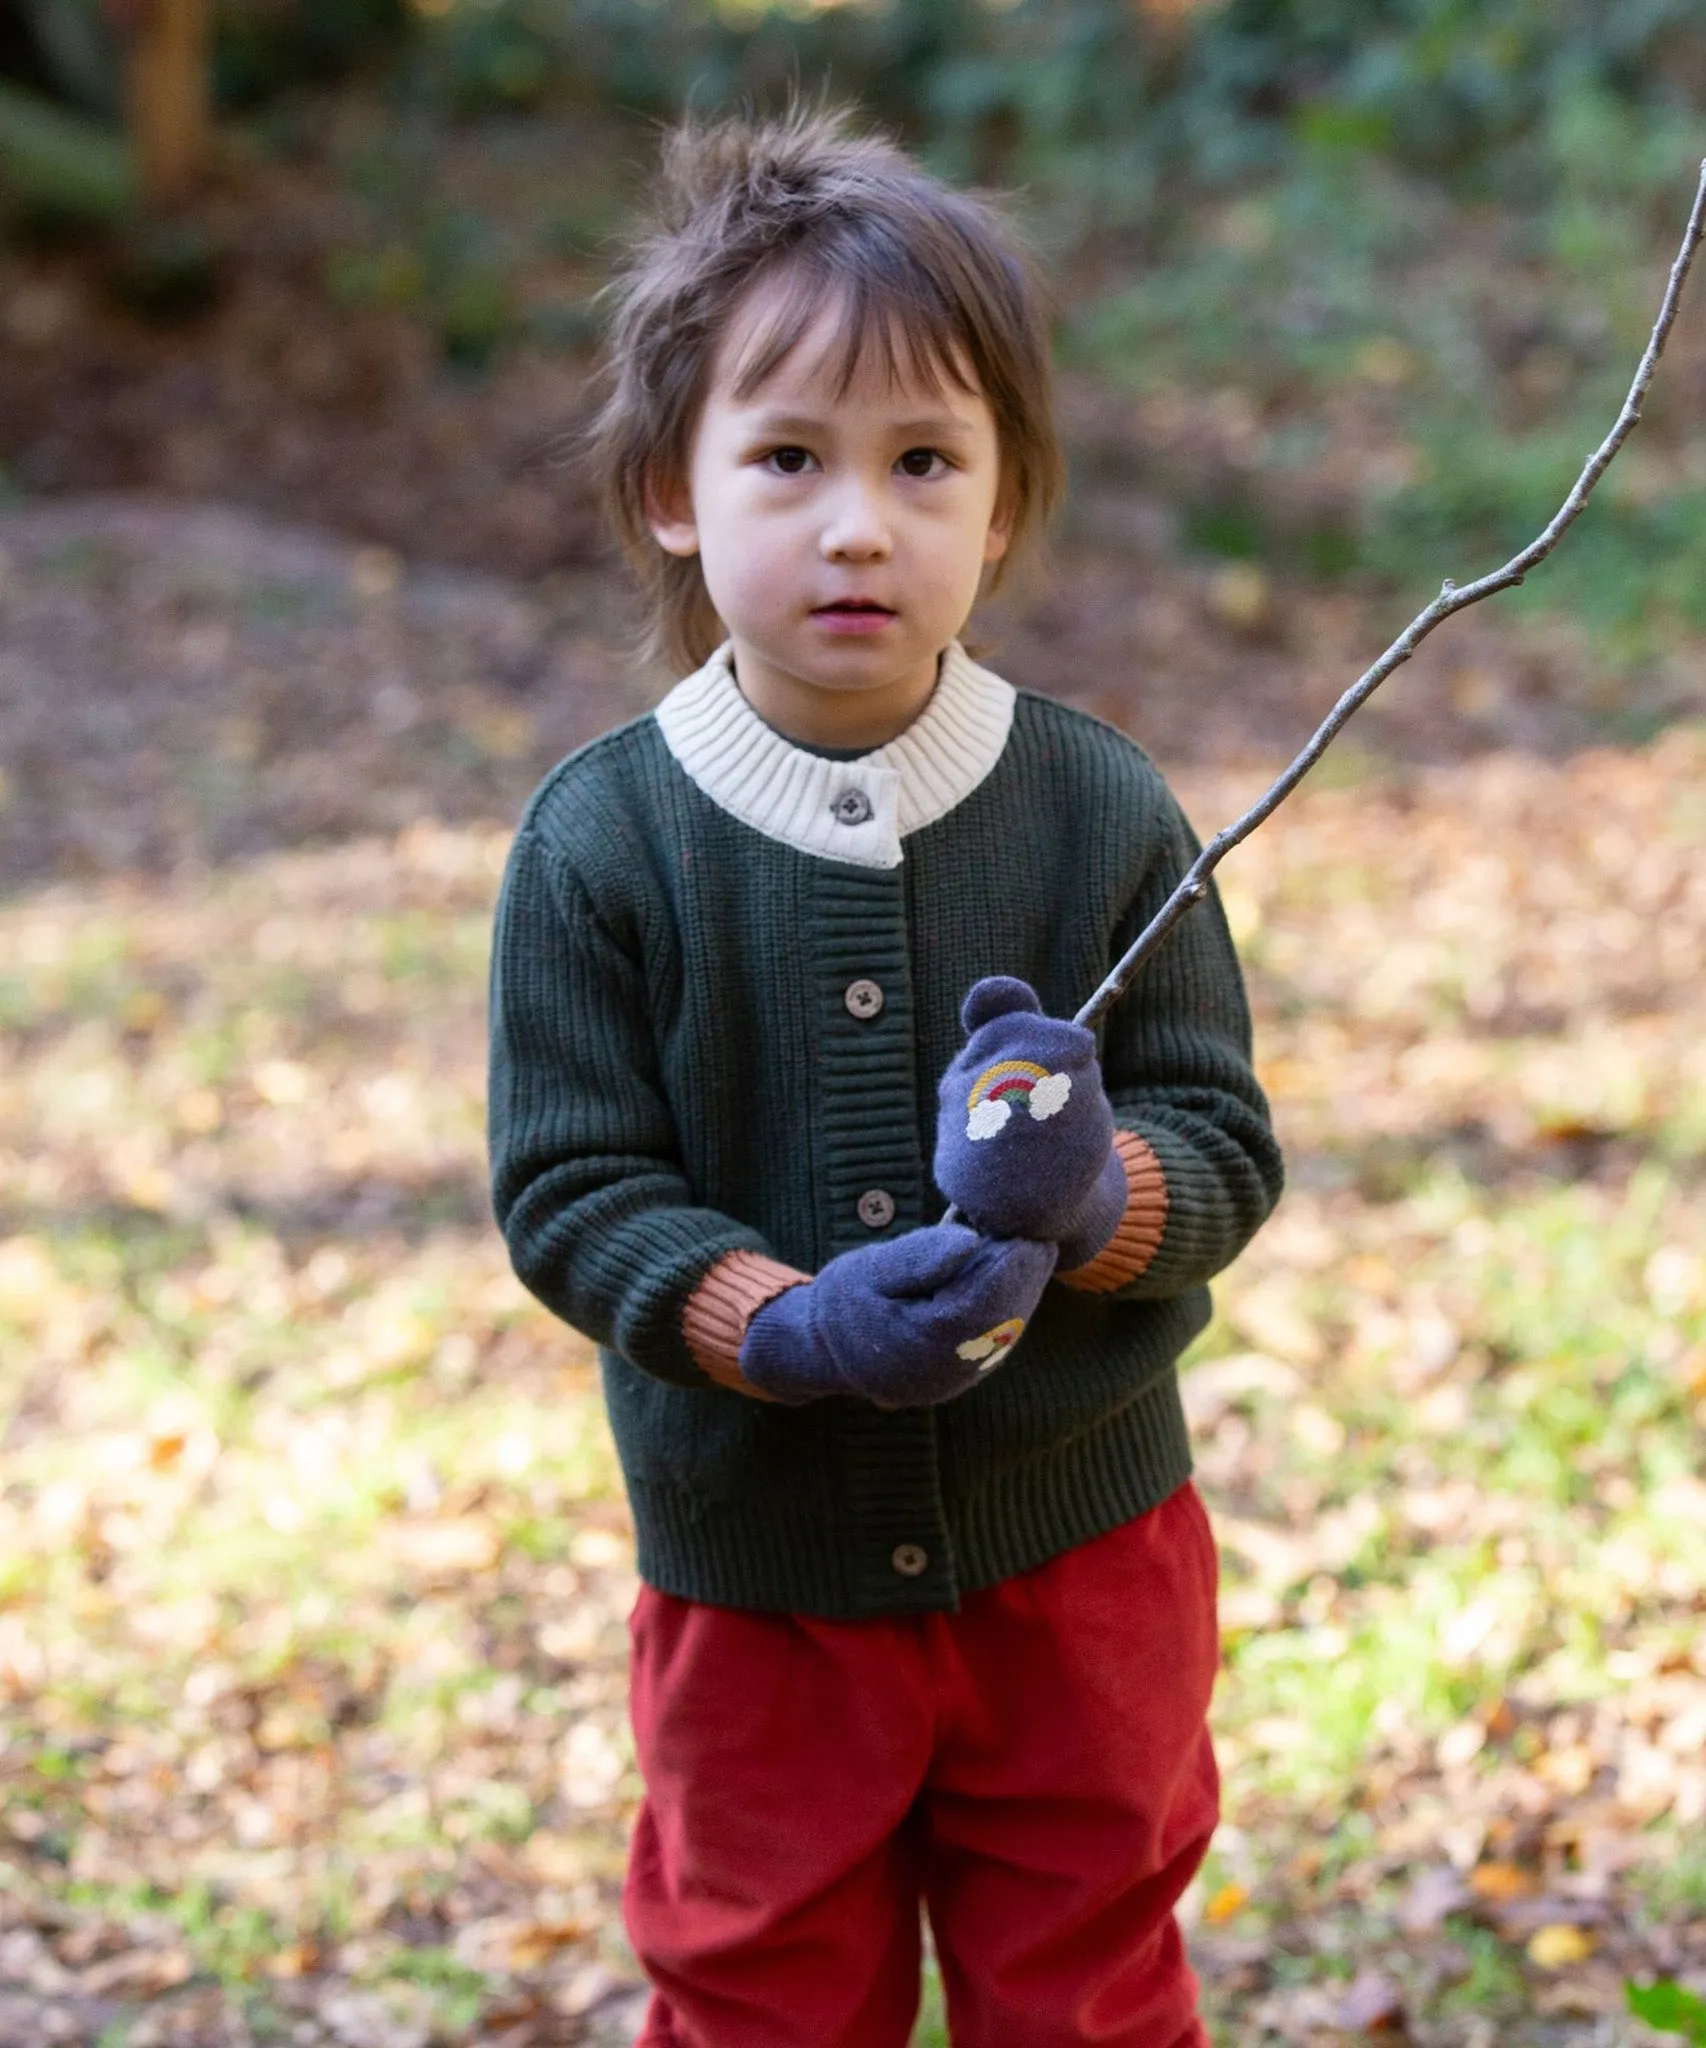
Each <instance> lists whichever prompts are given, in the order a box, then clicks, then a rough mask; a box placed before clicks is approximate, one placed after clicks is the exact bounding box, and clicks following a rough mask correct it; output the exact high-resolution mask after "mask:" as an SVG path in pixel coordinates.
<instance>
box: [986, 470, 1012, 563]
mask: <svg viewBox="0 0 1706 2048" xmlns="http://www.w3.org/2000/svg"><path fill="white" fill-rule="evenodd" d="M1018 515H1019V504H1018V500H1017V498H1016V497H1015V495H1014V493H1013V492H1012V490H1011V489H1009V487H1008V486H1007V485H1006V483H1003V484H1002V486H1001V489H1000V490H999V491H998V492H997V494H996V498H995V510H994V511H993V512H991V513H990V515H989V531H988V532H987V533H986V534H985V535H984V537H983V559H984V560H985V561H986V562H999V561H1000V560H1001V558H1002V556H1003V555H1005V554H1006V552H1007V550H1008V548H1009V547H1011V546H1012V543H1013V526H1014V522H1015V521H1016V519H1017V518H1018Z"/></svg>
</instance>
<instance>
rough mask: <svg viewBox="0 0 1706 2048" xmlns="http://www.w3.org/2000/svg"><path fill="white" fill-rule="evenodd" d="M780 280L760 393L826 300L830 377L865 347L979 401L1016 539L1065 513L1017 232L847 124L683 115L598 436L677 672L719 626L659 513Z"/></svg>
mask: <svg viewBox="0 0 1706 2048" xmlns="http://www.w3.org/2000/svg"><path fill="white" fill-rule="evenodd" d="M778 277H779V278H781V279H782V280H783V281H784V285H785V297H784V301H783V304H782V307H781V310H780V312H779V314H778V316H777V318H776V319H775V321H774V322H773V323H772V325H771V327H770V330H769V332H768V333H767V334H766V335H765V336H764V338H763V341H762V345H761V346H759V347H757V348H756V349H754V350H753V352H752V357H751V360H750V361H748V362H747V363H746V364H745V365H744V366H743V369H742V374H741V378H740V385H739V390H740V395H741V396H742V397H746V396H748V395H750V394H751V392H753V391H755V390H756V389H757V388H758V387H759V386H760V385H761V384H762V383H763V381H764V379H765V378H766V377H767V376H769V375H770V373H771V372H772V371H773V370H774V369H775V368H776V367H777V365H778V364H779V363H780V362H781V361H782V360H783V359H784V358H785V357H786V356H787V355H788V353H789V352H790V351H791V350H792V349H793V348H794V346H795V345H796V344H797V343H798V341H799V340H800V338H801V336H802V335H803V334H804V333H805V331H806V329H807V327H808V326H809V325H810V324H811V321H812V319H813V317H814V316H815V315H816V314H817V312H818V311H819V309H820V308H821V307H822V306H823V305H825V304H826V303H828V302H831V301H833V302H835V303H836V304H837V305H838V306H839V307H840V308H841V311H842V314H843V334H844V337H845V339H844V342H843V346H842V352H841V359H840V364H839V369H838V375H839V378H840V382H841V388H842V389H843V390H845V389H846V388H847V387H848V385H850V384H851V382H852V380H853V377H854V375H855V373H856V370H857V366H858V362H859V359H860V356H861V355H862V353H863V352H864V351H865V350H866V349H867V348H875V349H877V350H879V351H880V352H881V353H882V356H883V358H884V360H885V362H886V364H887V366H888V368H889V369H890V370H891V371H893V370H894V369H895V368H897V367H899V366H900V365H901V364H904V367H905V368H906V370H907V371H908V372H910V373H912V374H914V375H917V376H919V377H920V378H921V379H922V380H924V381H926V382H929V383H933V384H936V385H938V386H940V385H941V383H942V382H943V381H944V380H946V381H948V382H951V383H953V384H955V385H957V386H959V387H960V388H962V389H969V388H972V387H973V385H974V384H975V388H976V389H977V390H979V391H980V392H981V393H982V395H983V397H984V398H985V400H986V401H987V402H988V404H989V407H990V410H991V412H992V413H993V414H994V417H995V427H996V434H997V438H998V443H999V446H1000V450H1001V471H1002V476H1001V492H1002V503H1003V505H1004V507H1006V508H1007V509H1009V510H1010V512H1011V515H1012V539H1013V541H1014V542H1015V543H1017V542H1019V541H1021V540H1023V539H1024V538H1025V537H1026V536H1027V535H1028V534H1029V533H1031V532H1032V531H1034V530H1035V529H1036V528H1037V527H1039V526H1040V525H1041V524H1042V523H1043V522H1044V521H1045V520H1046V519H1047V517H1048V515H1049V513H1050V512H1051V511H1052V510H1053V509H1054V507H1055V505H1056V504H1057V502H1058V501H1059V498H1060V495H1061V491H1062V488H1063V484H1064V477H1065V465H1064V463H1063V461H1062V458H1061V453H1060V444H1059V442H1058V441H1057V439H1056V438H1055V431H1054V424H1053V421H1052V418H1051V416H1050V382H1051V380H1050V366H1049V334H1048V309H1047V303H1046V300H1045V296H1044V293H1043V290H1042V287H1041V285H1040V283H1039V281H1038V279H1037V277H1036V274H1035V273H1034V271H1033V270H1032V268H1031V265H1030V264H1029V262H1028V261H1027V260H1026V258H1025V257H1024V255H1023V254H1022V253H1021V251H1020V250H1019V249H1018V247H1017V246H1016V245H1015V242H1014V240H1013V237H1012V234H1011V232H1010V230H1009V229H1008V227H1007V225H1006V223H1005V222H1004V221H1003V220H1002V219H1001V217H1000V216H999V215H998V214H997V213H996V212H995V210H994V208H993V207H992V206H990V205H989V204H988V202H987V201H985V200H983V199H981V198H977V197H973V196H971V195H970V194H967V193H962V192H955V191H951V190H950V189H949V188H948V187H947V186H945V185H943V184H941V183H940V182H939V181H938V180H937V179H935V178H933V177H931V176H930V175H929V174H928V173H927V172H925V171H924V170H922V169H920V167H919V166H918V165H917V164H915V163H914V162H913V161H912V160H911V159H910V158H909V157H907V156H906V155H905V154H904V153H903V152H902V151H901V150H899V149H897V148H896V147H895V146H894V145H893V144H892V143H890V142H887V141H885V140H883V139H882V138H880V137H876V136H869V135H857V134H854V133H852V132H850V129H849V125H848V120H847V116H846V115H845V114H844V113H839V112H829V111H824V110H821V109H811V108H795V109H793V110H792V111H790V112H789V113H788V114H786V115H784V116H782V117H780V118H777V119H774V120H768V121H762V122H760V121H754V120H748V119H739V118H736V119H725V120H722V121H719V122H716V123H714V124H709V125H707V124H703V123H699V122H694V121H689V122H687V123H685V124H683V125H682V126H681V127H679V128H677V129H675V130H673V131H672V132H671V133H670V135H669V136H668V137H667V138H666V140H665V144H664V154H663V176H662V179H661V181H660V199H659V205H658V209H657V213H656V216H655V218H654V219H653V221H652V222H651V224H650V226H649V228H648V229H647V230H646V232H645V233H644V234H643V235H642V236H641V238H640V239H639V241H638V242H637V243H636V245H635V246H634V248H633V251H632V253H631V256H630V260H629V261H628V263H627V265H626V266H625V267H624V269H623V270H622V272H621V274H620V275H619V276H618V278H617V279H616V281H615V283H614V284H613V285H612V286H611V287H610V297H611V299H612V301H613V307H614V311H613V317H612V320H611V323H610V331H609V337H608V343H607V348H608V360H607V368H606V388H605V395H604V399H603V403H602V404H601V406H600V408H599V410H598V412H597V415H596V416H595V418H594V419H593V421H592V423H591V425H590V426H589V428H588V431H587V437H586V446H587V451H588V453H589V455H590V457H591V458H592V460H593V461H594V463H595V464H596V467H597V473H598V475H599V477H600V481H601V486H602V489H603V493H604V499H605V505H606V509H607V510H608V512H609V514H610V516H611V519H612V521H613V523H614V525H615V527H616V531H617V533H618V535H619V537H620V539H621V541H622V545H623V548H624V550H625V551H626V553H627V555H628V557H629V559H630V561H631V562H632V563H633V564H634V567H635V569H636V571H637V572H638V574H639V577H640V580H641V583H642V585H643V586H644V589H645V593H646V596H647V597H648V598H649V599H650V601H651V615H652V632H651V648H652V651H653V652H654V653H656V654H659V655H661V656H663V657H664V658H665V659H666V660H667V661H668V662H669V664H670V666H671V667H672V669H673V670H674V671H675V672H676V673H678V674H679V673H683V672H685V671H686V670H688V669H692V668H697V667H698V666H699V664H700V663H701V662H703V661H704V660H705V659H706V658H707V657H708V656H709V655H710V653H711V652H712V650H713V649H714V648H715V647H716V645H717V644H718V642H719V641H720V640H721V639H722V637H723V633H722V628H721V625H720V623H719V621H718V619H717V615H716V613H715V612H714V611H713V609H712V607H711V600H710V597H709V595H708V593H707V591H706V589H705V582H704V578H703V576H702V574H701V573H700V567H699V562H698V559H697V557H689V558H685V559H684V558H682V557H679V556H675V555H670V554H667V553H666V552H665V551H664V550H663V549H662V548H661V547H660V546H659V545H658V543H657V541H656V539H655V538H654V537H653V535H652V532H651V529H650V527H649V525H648V523H647V512H648V508H649V507H650V506H655V504H656V502H657V498H658V496H659V494H660V493H661V492H663V491H665V490H669V489H672V488H679V487H680V486H681V485H683V484H684V483H685V481H686V477H687V472H688V466H689V463H690V461H691V458H692V448H693V436H694V432H695V430H696V428H697V426H698V420H699V413H700V409H701V407H702V406H703V403H704V399H705V392H706V387H707V382H708V378H709V374H710V367H711V362H712V359H713V357H714V355H715V352H716V349H717V345H718V343H719V342H720V341H721V339H722V337H723V334H724V333H725V331H726V330H727V328H728V325H729V322H730V319H731V317H732V316H733V314H734V313H735V311H736V309H737V308H738V307H739V305H740V304H741V302H742V301H743V300H744V299H745V298H746V296H747V295H748V293H750V292H751V291H752V290H753V288H754V287H755V286H756V285H757V284H759V283H760V282H761V281H764V280H767V279H771V278H778Z"/></svg>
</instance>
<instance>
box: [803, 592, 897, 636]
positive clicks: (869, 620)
mask: <svg viewBox="0 0 1706 2048" xmlns="http://www.w3.org/2000/svg"><path fill="white" fill-rule="evenodd" d="M894 616H895V614H894V613H893V612H892V611H891V610H890V609H889V607H888V606H887V605H886V604H878V603H877V601H876V599H875V598H872V597H838V598H836V599H835V600H834V601H833V602H832V603H830V604H820V605H817V606H814V607H813V610H812V617H813V618H814V619H818V620H820V621H821V622H822V623H823V624H824V625H826V626H840V627H842V628H843V629H845V630H847V631H850V632H866V633H868V632H872V631H874V630H875V629H876V628H878V627H880V626H883V625H886V624H887V622H888V621H889V620H890V619H892V618H893V617H894Z"/></svg>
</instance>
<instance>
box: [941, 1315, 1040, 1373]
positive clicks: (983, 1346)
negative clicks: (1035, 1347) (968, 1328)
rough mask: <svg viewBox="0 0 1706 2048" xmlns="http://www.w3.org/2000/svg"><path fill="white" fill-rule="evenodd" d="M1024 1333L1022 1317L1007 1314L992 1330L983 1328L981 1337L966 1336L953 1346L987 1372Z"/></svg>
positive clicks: (962, 1355) (997, 1363) (998, 1362)
mask: <svg viewBox="0 0 1706 2048" xmlns="http://www.w3.org/2000/svg"><path fill="white" fill-rule="evenodd" d="M1024 1334H1025V1319H1024V1317H1023V1316H1009V1317H1008V1318H1007V1320H1006V1321H1005V1322H1004V1323H997V1324H996V1326H995V1328H994V1329H993V1330H985V1331H984V1333H983V1335H982V1336H981V1337H968V1338H967V1339H966V1341H965V1342H964V1343H963V1344H960V1345H957V1346H956V1347H955V1348H956V1349H957V1350H958V1352H959V1354H960V1356H961V1357H962V1358H963V1359H966V1360H967V1361H969V1362H970V1363H972V1364H975V1365H976V1366H977V1367H978V1369H979V1371H981V1372H989V1371H991V1370H992V1369H993V1368H994V1367H996V1366H998V1365H999V1364H1000V1363H1001V1361H1002V1359H1004V1358H1005V1357H1006V1356H1007V1354H1008V1352H1009V1351H1011V1350H1012V1348H1013V1346H1014V1345H1015V1344H1017V1343H1018V1341H1019V1339H1020V1338H1021V1337H1022V1336H1023V1335H1024Z"/></svg>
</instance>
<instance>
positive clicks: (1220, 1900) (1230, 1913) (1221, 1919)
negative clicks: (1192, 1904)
mask: <svg viewBox="0 0 1706 2048" xmlns="http://www.w3.org/2000/svg"><path fill="white" fill-rule="evenodd" d="M1249 1899H1250V1894H1249V1892H1248V1891H1247V1890H1246V1889H1245V1887H1244V1886H1243V1885H1241V1884H1223V1885H1222V1886H1221V1887H1220V1889H1219V1891H1217V1892H1216V1893H1215V1894H1214V1896H1213V1898H1211V1899H1210V1900H1209V1902H1208V1903H1207V1905H1205V1906H1204V1907H1203V1909H1202V1916H1203V1918H1204V1919H1205V1920H1206V1921H1207V1922H1208V1924H1209V1925H1210V1926H1211V1927H1219V1926H1222V1925H1224V1923H1225V1922H1226V1921H1228V1920H1230V1919H1232V1918H1233V1917H1234V1916H1235V1915H1237V1914H1239V1913H1242V1912H1243V1910H1244V1908H1245V1906H1246V1905H1247V1904H1248V1903H1249Z"/></svg>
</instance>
